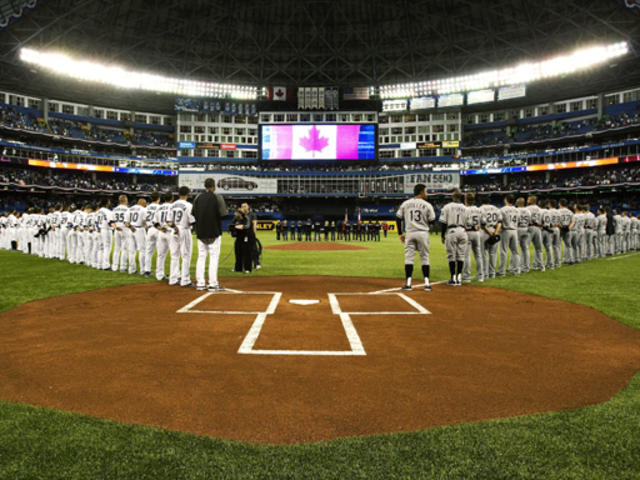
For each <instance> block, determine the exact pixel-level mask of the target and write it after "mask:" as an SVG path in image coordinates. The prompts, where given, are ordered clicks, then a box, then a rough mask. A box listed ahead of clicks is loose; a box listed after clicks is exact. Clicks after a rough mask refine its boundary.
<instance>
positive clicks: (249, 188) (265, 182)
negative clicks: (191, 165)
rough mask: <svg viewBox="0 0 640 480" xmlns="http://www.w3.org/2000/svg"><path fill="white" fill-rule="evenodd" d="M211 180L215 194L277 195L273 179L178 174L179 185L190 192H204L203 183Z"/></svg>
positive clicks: (213, 174) (212, 174)
mask: <svg viewBox="0 0 640 480" xmlns="http://www.w3.org/2000/svg"><path fill="white" fill-rule="evenodd" d="M207 178H213V180H214V181H215V182H216V192H218V193H221V194H222V195H224V194H225V193H231V194H245V195H251V194H255V193H278V181H277V180H276V179H275V178H263V177H250V176H244V175H224V174H219V173H207V172H203V173H202V172H201V173H180V185H181V186H182V185H185V186H187V187H189V188H190V189H191V190H204V181H205V180H206V179H207Z"/></svg>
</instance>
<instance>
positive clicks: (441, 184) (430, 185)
mask: <svg viewBox="0 0 640 480" xmlns="http://www.w3.org/2000/svg"><path fill="white" fill-rule="evenodd" d="M419 183H422V184H424V185H426V186H427V190H445V191H450V190H454V189H456V188H460V173H458V172H425V173H410V174H406V175H404V192H405V193H408V194H413V187H415V186H416V185H417V184H419Z"/></svg>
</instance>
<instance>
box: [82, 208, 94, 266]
mask: <svg viewBox="0 0 640 480" xmlns="http://www.w3.org/2000/svg"><path fill="white" fill-rule="evenodd" d="M93 210H94V207H93V205H91V204H87V205H86V206H85V207H84V213H85V214H86V216H85V218H84V225H83V228H82V232H81V235H82V237H83V241H84V258H85V265H87V266H89V267H95V254H96V250H95V249H96V245H95V243H94V241H93V240H94V236H93V233H94V231H95V223H96V215H95V213H94V211H93Z"/></svg>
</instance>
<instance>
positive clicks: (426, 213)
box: [396, 198, 436, 233]
mask: <svg viewBox="0 0 640 480" xmlns="http://www.w3.org/2000/svg"><path fill="white" fill-rule="evenodd" d="M396 216H397V217H398V218H401V219H402V220H404V229H405V232H407V233H411V232H428V231H429V222H433V221H434V220H435V219H436V212H435V211H434V210H433V206H432V205H431V204H430V203H429V202H427V201H426V200H425V199H423V198H410V199H409V200H405V201H404V202H403V203H402V205H400V208H398V211H397V212H396Z"/></svg>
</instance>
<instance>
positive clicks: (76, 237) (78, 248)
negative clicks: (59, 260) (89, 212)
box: [69, 208, 85, 264]
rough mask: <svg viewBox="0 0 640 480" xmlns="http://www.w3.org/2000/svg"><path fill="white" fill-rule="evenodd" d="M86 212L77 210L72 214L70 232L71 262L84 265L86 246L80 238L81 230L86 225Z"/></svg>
mask: <svg viewBox="0 0 640 480" xmlns="http://www.w3.org/2000/svg"><path fill="white" fill-rule="evenodd" d="M84 215H85V214H84V212H83V211H82V210H80V208H76V209H75V210H74V211H73V213H72V214H71V231H70V232H69V262H71V263H76V264H79V263H84V259H83V258H82V253H83V249H84V244H83V242H82V238H81V236H80V230H81V229H82V225H84Z"/></svg>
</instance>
